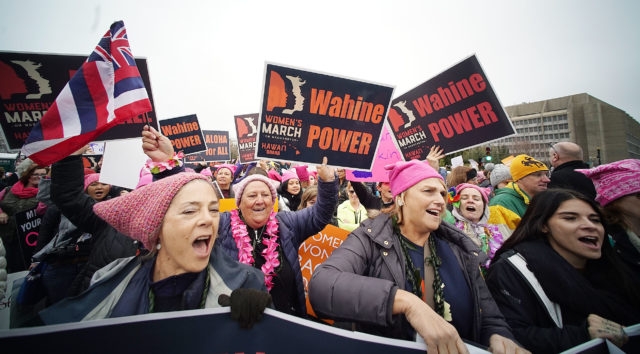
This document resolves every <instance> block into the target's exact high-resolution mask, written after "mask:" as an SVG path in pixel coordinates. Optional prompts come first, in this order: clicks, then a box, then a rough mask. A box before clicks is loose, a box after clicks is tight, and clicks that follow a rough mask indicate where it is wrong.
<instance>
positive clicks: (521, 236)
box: [494, 188, 640, 306]
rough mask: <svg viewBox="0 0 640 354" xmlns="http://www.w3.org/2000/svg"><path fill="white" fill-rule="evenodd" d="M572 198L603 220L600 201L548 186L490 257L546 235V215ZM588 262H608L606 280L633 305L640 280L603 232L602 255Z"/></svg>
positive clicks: (532, 202) (638, 291)
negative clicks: (617, 287)
mask: <svg viewBox="0 0 640 354" xmlns="http://www.w3.org/2000/svg"><path fill="white" fill-rule="evenodd" d="M572 199H578V200H581V201H583V202H585V203H587V204H589V205H590V206H591V208H592V209H593V210H594V211H595V212H596V213H597V214H598V216H599V217H600V220H602V222H603V223H604V222H605V221H604V214H603V212H602V209H601V207H600V205H599V204H597V203H596V202H595V201H593V200H592V199H590V198H587V197H586V196H584V195H583V194H582V193H580V192H577V191H574V190H569V189H561V188H557V189H556V188H554V189H549V190H546V191H544V192H540V193H538V194H536V195H535V196H534V197H533V199H531V202H530V204H529V206H528V207H527V211H526V212H525V213H524V215H523V216H522V220H520V224H519V225H518V227H517V228H516V229H515V231H514V232H513V234H511V236H510V237H509V238H508V239H507V240H506V241H505V242H504V244H502V247H500V249H499V250H498V251H497V252H496V255H495V257H494V258H495V259H499V257H500V255H501V254H502V253H504V252H506V251H508V250H510V249H512V248H514V247H515V246H517V245H518V244H520V243H522V242H525V241H531V240H537V239H546V238H547V236H548V235H547V234H546V233H545V232H544V231H543V229H544V226H545V225H546V224H547V223H548V222H549V219H550V218H551V217H552V216H553V214H555V212H556V211H557V210H558V208H559V207H560V205H561V204H562V203H564V202H565V201H567V200H572ZM604 228H605V230H606V229H607V227H606V224H605V225H604ZM589 263H596V264H602V263H609V264H610V266H609V267H606V268H607V269H608V270H607V271H606V273H607V277H608V278H609V280H610V281H611V282H612V283H614V284H617V285H618V286H619V288H620V289H622V290H623V292H624V293H625V294H626V297H627V299H628V300H630V302H631V303H633V304H635V305H636V306H637V305H638V303H639V299H640V282H638V281H630V280H631V279H637V275H635V274H633V272H632V271H631V269H629V268H628V267H627V266H626V265H625V264H624V263H623V262H622V260H621V259H620V258H619V256H618V255H617V254H616V253H615V251H614V250H613V247H612V246H611V244H610V243H609V239H608V237H607V235H606V232H605V237H604V242H603V243H602V256H601V257H600V259H599V260H595V262H588V263H587V264H588V265H587V267H589ZM596 267H600V265H596Z"/></svg>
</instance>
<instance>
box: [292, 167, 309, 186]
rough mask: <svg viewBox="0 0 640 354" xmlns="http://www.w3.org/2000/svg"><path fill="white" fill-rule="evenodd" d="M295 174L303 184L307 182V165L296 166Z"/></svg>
mask: <svg viewBox="0 0 640 354" xmlns="http://www.w3.org/2000/svg"><path fill="white" fill-rule="evenodd" d="M295 169H296V174H297V175H298V179H299V180H300V181H303V182H308V181H309V171H308V170H307V165H302V166H296V167H295Z"/></svg>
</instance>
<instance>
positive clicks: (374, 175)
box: [345, 124, 402, 182]
mask: <svg viewBox="0 0 640 354" xmlns="http://www.w3.org/2000/svg"><path fill="white" fill-rule="evenodd" d="M397 161H402V152H400V150H399V149H398V147H397V146H396V144H395V139H393V136H392V135H391V132H390V131H389V127H388V126H387V125H386V124H385V125H384V127H383V128H382V134H381V135H380V142H379V143H378V151H376V155H375V158H374V160H373V166H372V167H371V171H370V172H369V171H362V170H350V169H346V170H345V172H346V174H347V179H348V180H349V181H357V182H389V171H388V170H386V169H385V168H384V167H385V166H386V165H391V164H394V163H396V162H397Z"/></svg>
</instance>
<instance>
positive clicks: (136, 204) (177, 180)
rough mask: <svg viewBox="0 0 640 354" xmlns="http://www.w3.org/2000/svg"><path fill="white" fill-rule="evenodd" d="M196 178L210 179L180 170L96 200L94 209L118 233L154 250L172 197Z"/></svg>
mask: <svg viewBox="0 0 640 354" xmlns="http://www.w3.org/2000/svg"><path fill="white" fill-rule="evenodd" d="M196 179H201V180H204V181H207V182H208V180H207V178H206V177H205V176H203V175H201V174H199V173H190V172H183V173H178V174H175V175H173V176H169V177H166V178H163V179H161V180H158V181H155V182H153V183H151V184H148V185H146V186H144V187H141V188H138V189H134V190H133V191H131V193H127V194H125V195H122V196H119V197H117V198H113V199H110V200H107V201H104V202H100V203H96V204H94V205H93V211H94V212H95V213H96V215H98V216H99V217H100V218H101V219H103V220H104V221H106V222H107V223H109V224H110V225H111V226H113V228H115V229H116V230H118V232H120V233H122V234H125V235H127V236H129V237H131V238H132V239H134V240H138V241H140V242H142V244H143V245H144V247H145V248H146V249H148V250H153V249H154V247H155V245H156V243H157V242H158V235H159V234H160V227H161V226H162V220H163V219H164V216H165V214H166V213H167V209H169V205H170V204H171V201H172V200H173V197H175V195H176V194H177V193H178V191H179V190H180V188H182V186H184V185H185V184H187V183H189V182H191V181H193V180H196ZM211 188H213V186H212V187H211Z"/></svg>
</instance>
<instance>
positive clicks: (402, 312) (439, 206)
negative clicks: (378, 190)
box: [309, 160, 527, 353]
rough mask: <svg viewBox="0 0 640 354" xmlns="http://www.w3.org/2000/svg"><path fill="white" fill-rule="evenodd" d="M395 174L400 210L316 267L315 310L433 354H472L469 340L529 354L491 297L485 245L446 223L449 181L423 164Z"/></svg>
mask: <svg viewBox="0 0 640 354" xmlns="http://www.w3.org/2000/svg"><path fill="white" fill-rule="evenodd" d="M387 168H388V169H391V172H390V178H389V179H390V185H391V192H392V194H393V197H394V199H395V207H394V208H393V209H392V210H391V211H389V212H388V213H382V214H380V215H378V216H377V217H374V218H372V219H367V220H365V221H364V222H363V223H362V225H361V226H360V227H359V228H357V229H355V230H354V231H353V232H352V233H351V234H350V235H349V237H348V238H347V239H346V240H345V241H344V242H343V243H342V245H341V246H340V247H339V248H337V249H336V250H334V251H333V253H332V254H331V256H330V257H329V258H328V259H327V260H326V261H325V262H324V263H322V264H321V265H319V266H318V267H317V268H316V269H315V271H314V273H313V277H312V279H311V282H310V284H309V299H310V301H311V304H312V306H313V309H314V311H315V312H316V313H317V314H318V315H320V317H321V318H334V319H341V320H349V321H355V324H356V326H357V329H358V330H359V331H364V332H368V333H372V334H377V335H383V336H387V337H393V338H400V339H405V340H418V338H422V339H424V341H425V342H426V344H427V348H428V350H429V352H431V351H433V352H437V353H468V349H467V347H466V346H465V344H464V342H463V341H462V338H464V339H466V340H469V341H473V342H476V343H480V344H481V345H485V346H489V347H490V350H492V351H494V352H500V353H504V352H509V353H527V351H526V350H524V349H522V348H520V347H519V346H518V345H517V344H516V343H515V342H514V341H513V335H512V334H511V331H510V329H509V326H508V325H507V324H506V322H505V320H504V318H503V317H502V315H501V314H500V311H499V310H498V307H497V305H496V304H495V302H494V301H493V299H492V298H491V295H490V294H489V291H488V289H487V287H486V285H485V283H484V280H483V278H482V276H481V274H480V270H479V267H478V264H479V258H478V247H477V246H476V245H475V244H474V243H473V242H472V241H471V240H470V239H469V238H468V237H467V236H465V235H464V234H463V233H462V232H461V231H460V230H458V229H456V228H454V227H453V226H451V225H448V224H446V223H442V222H441V218H442V215H443V214H444V212H445V205H446V201H445V196H446V193H447V192H446V189H445V184H444V180H443V178H442V176H441V175H440V174H439V173H438V172H436V171H435V170H434V169H433V168H432V167H431V166H429V165H428V163H427V162H422V161H418V160H412V161H409V162H404V161H399V162H396V163H395V164H394V165H390V166H387Z"/></svg>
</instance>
